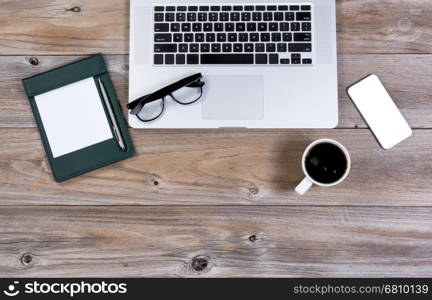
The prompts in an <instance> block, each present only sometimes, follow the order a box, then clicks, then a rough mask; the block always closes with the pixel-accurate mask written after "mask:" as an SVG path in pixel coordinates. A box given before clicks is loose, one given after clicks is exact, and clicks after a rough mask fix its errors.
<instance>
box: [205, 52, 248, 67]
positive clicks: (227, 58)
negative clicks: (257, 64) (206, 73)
mask: <svg viewBox="0 0 432 300" xmlns="http://www.w3.org/2000/svg"><path fill="white" fill-rule="evenodd" d="M201 63H202V64H209V65H221V64H228V65H230V64H239V65H241V64H253V63H254V56H253V54H201Z"/></svg>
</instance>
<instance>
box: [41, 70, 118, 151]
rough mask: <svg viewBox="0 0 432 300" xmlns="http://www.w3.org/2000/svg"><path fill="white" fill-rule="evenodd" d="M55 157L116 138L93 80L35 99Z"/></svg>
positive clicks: (62, 88)
mask: <svg viewBox="0 0 432 300" xmlns="http://www.w3.org/2000/svg"><path fill="white" fill-rule="evenodd" d="M35 101H36V105H37V107H38V110H39V114H40V116H41V118H42V123H43V126H44V129H45V132H46V134H47V137H48V142H49V144H50V147H51V151H52V154H53V156H54V157H59V156H62V155H65V154H68V153H71V152H74V151H77V150H80V149H82V148H85V147H88V146H91V145H94V144H97V143H100V142H103V141H106V140H108V139H111V138H113V135H112V132H111V128H110V125H109V123H108V120H107V118H106V115H105V111H104V108H103V105H102V99H100V97H99V93H98V90H97V88H96V84H95V81H94V79H93V77H91V78H87V79H84V80H81V81H78V82H75V83H72V84H70V85H67V86H65V87H61V88H59V89H56V90H53V91H50V92H47V93H44V94H40V95H38V96H35Z"/></svg>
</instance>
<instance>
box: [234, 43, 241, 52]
mask: <svg viewBox="0 0 432 300" xmlns="http://www.w3.org/2000/svg"><path fill="white" fill-rule="evenodd" d="M233 50H234V52H243V44H238V43H236V44H234V46H233Z"/></svg>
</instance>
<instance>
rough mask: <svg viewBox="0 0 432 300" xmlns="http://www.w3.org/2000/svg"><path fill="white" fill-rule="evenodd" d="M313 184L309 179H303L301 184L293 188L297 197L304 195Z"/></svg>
mask: <svg viewBox="0 0 432 300" xmlns="http://www.w3.org/2000/svg"><path fill="white" fill-rule="evenodd" d="M312 185H313V183H312V181H310V180H309V178H307V177H305V178H304V179H303V180H302V182H300V184H299V185H298V186H297V187H296V188H295V191H296V192H297V194H299V195H301V196H302V195H304V194H305V193H306V192H307V191H308V190H309V189H310V188H311V187H312Z"/></svg>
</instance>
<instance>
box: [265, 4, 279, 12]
mask: <svg viewBox="0 0 432 300" xmlns="http://www.w3.org/2000/svg"><path fill="white" fill-rule="evenodd" d="M267 10H269V11H276V10H277V6H276V5H268V6H267Z"/></svg>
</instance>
